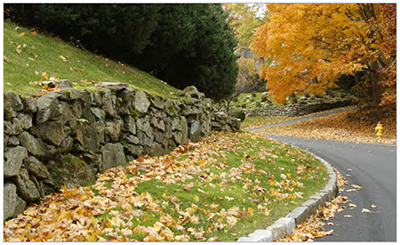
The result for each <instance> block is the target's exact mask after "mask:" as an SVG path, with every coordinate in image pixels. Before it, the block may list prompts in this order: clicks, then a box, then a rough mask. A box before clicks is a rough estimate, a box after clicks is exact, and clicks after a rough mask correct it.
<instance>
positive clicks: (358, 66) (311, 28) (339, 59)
mask: <svg viewBox="0 0 400 245" xmlns="http://www.w3.org/2000/svg"><path fill="white" fill-rule="evenodd" d="M387 7H388V6H387V5H385V4H370V3H368V4H267V8H268V11H269V21H267V22H265V23H264V24H263V25H262V26H260V27H259V28H258V29H257V31H256V33H255V34H254V37H253V43H252V48H253V49H254V50H255V51H256V52H257V53H258V55H260V56H262V57H265V58H269V59H272V60H273V63H272V64H271V65H266V66H264V68H263V70H262V71H261V72H260V76H261V77H263V78H265V79H266V80H267V81H268V85H267V89H269V90H270V92H271V93H272V95H273V98H274V100H275V101H276V102H278V103H283V102H285V100H286V97H287V96H289V95H290V94H291V93H292V92H295V91H306V92H307V93H313V92H315V93H321V92H322V91H324V90H326V89H328V88H333V87H336V86H337V85H336V83H335V82H336V81H337V80H338V79H339V78H340V76H341V75H354V74H355V72H357V71H360V70H364V71H367V72H368V75H369V76H367V77H368V79H369V82H368V84H369V85H370V86H371V87H372V91H373V96H372V104H373V106H374V107H375V108H376V109H377V112H378V117H381V116H382V108H381V106H379V105H380V103H381V102H382V99H381V88H382V86H386V87H388V88H393V86H392V83H389V84H386V83H385V82H383V80H382V79H385V78H386V79H392V78H393V72H394V76H395V70H390V71H388V70H384V69H385V68H387V67H389V66H390V65H392V66H393V60H394V62H395V55H396V49H395V47H394V49H393V45H391V46H390V45H389V46H388V45H387V44H388V42H389V43H392V42H393V40H392V38H394V40H396V39H395V38H396V37H395V32H394V36H393V35H392V36H391V38H389V40H387V38H385V37H384V32H389V33H392V31H393V30H392V29H393V26H392V25H389V24H387V20H388V19H390V18H391V17H393V14H394V16H395V15H396V8H395V6H394V10H393V8H392V12H390V13H388V12H386V13H384V11H382V10H383V8H387ZM393 11H394V12H393ZM394 24H395V21H394ZM391 28H392V29H391ZM394 28H395V26H394ZM392 34H393V33H392ZM395 43H396V42H395V41H394V45H395ZM388 50H389V51H388ZM393 55H394V56H393ZM394 66H395V63H394ZM382 68H383V69H382ZM379 71H381V72H379ZM390 72H392V73H390ZM386 74H388V75H386ZM384 75H385V76H384ZM311 81H312V82H311ZM392 81H394V83H395V80H393V79H392ZM394 87H395V86H394ZM386 91H389V89H388V90H386ZM390 94H391V95H392V93H390ZM383 95H384V96H386V95H387V93H384V94H383ZM394 101H395V99H394ZM390 103H393V99H391V100H390ZM390 103H389V104H390Z"/></svg>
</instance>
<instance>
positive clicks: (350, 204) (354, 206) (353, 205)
mask: <svg viewBox="0 0 400 245" xmlns="http://www.w3.org/2000/svg"><path fill="white" fill-rule="evenodd" d="M349 207H352V208H356V207H357V205H355V204H353V203H349Z"/></svg>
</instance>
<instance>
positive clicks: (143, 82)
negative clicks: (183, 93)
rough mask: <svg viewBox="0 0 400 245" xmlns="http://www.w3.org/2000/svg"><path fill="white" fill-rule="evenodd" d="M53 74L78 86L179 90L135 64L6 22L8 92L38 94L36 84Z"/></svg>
mask: <svg viewBox="0 0 400 245" xmlns="http://www.w3.org/2000/svg"><path fill="white" fill-rule="evenodd" d="M51 77H53V78H55V79H68V80H70V81H71V82H72V83H73V84H74V87H76V88H78V89H79V88H85V87H91V86H93V84H92V81H93V83H98V82H100V81H101V82H105V81H107V82H123V83H127V84H129V86H130V87H131V88H134V89H139V90H143V91H145V92H147V93H149V94H153V95H158V96H161V97H164V98H165V97H166V98H168V97H172V96H173V95H171V94H170V93H171V92H175V91H177V89H175V88H174V87H172V86H169V85H167V84H165V83H164V82H162V81H161V80H159V79H157V78H155V77H153V76H151V75H149V74H148V73H146V72H143V71H140V70H139V69H136V68H135V67H132V66H129V65H125V64H122V63H120V62H117V61H112V60H110V59H107V58H105V57H102V56H99V55H95V54H94V53H91V52H89V51H86V50H83V49H80V48H77V47H75V46H73V45H72V44H69V43H66V42H63V41H61V40H59V39H57V38H53V37H50V36H47V35H42V34H39V33H37V32H35V31H34V30H33V29H32V30H31V29H28V28H23V27H20V26H18V25H16V24H13V23H10V22H8V21H4V91H14V92H17V93H20V94H22V93H29V94H38V93H40V92H41V86H40V85H39V84H33V83H34V82H39V81H45V80H49V79H50V78H51Z"/></svg>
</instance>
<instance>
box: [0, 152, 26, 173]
mask: <svg viewBox="0 0 400 245" xmlns="http://www.w3.org/2000/svg"><path fill="white" fill-rule="evenodd" d="M4 155H5V157H6V159H7V160H6V161H5V162H4V168H3V171H4V172H3V174H4V177H5V178H10V177H14V176H17V175H18V174H19V172H20V168H21V166H22V163H23V161H24V159H25V158H26V157H27V156H28V151H27V150H26V149H25V148H24V147H22V146H17V147H14V148H11V149H10V150H8V151H7V152H5V153H4Z"/></svg>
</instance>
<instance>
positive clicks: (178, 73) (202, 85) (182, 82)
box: [132, 4, 237, 100]
mask: <svg viewBox="0 0 400 245" xmlns="http://www.w3.org/2000/svg"><path fill="white" fill-rule="evenodd" d="M160 13H161V19H160V24H159V25H158V26H157V28H156V30H155V31H154V32H153V33H152V35H151V37H150V43H151V44H150V45H149V46H147V47H146V48H145V49H144V50H143V52H142V54H140V55H136V56H134V57H132V58H133V60H134V63H135V64H137V65H138V66H139V67H140V68H142V69H144V70H146V71H148V72H150V73H151V74H153V75H155V76H156V77H159V78H161V79H163V80H164V81H166V82H168V83H169V84H171V85H173V86H176V87H178V88H184V87H185V86H188V85H195V86H196V87H197V88H198V89H199V90H200V91H202V92H204V93H205V94H206V95H207V96H208V97H210V98H213V99H215V100H220V99H223V98H226V97H227V96H229V95H230V94H232V93H233V90H234V86H235V83H236V77H237V65H236V63H235V61H236V58H237V57H236V55H235V54H234V48H235V46H236V44H237V41H236V39H235V37H234V33H233V31H232V29H231V27H230V25H229V24H228V23H227V22H226V18H227V15H228V14H227V13H224V12H222V9H221V5H220V4H172V5H164V6H163V8H162V9H161V12H160Z"/></svg>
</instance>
